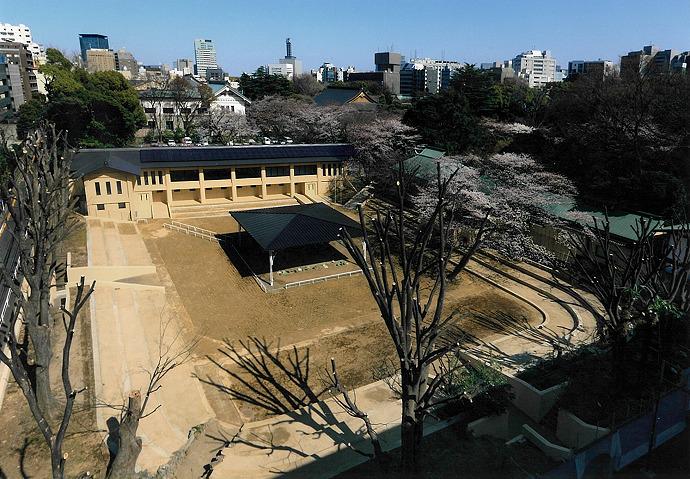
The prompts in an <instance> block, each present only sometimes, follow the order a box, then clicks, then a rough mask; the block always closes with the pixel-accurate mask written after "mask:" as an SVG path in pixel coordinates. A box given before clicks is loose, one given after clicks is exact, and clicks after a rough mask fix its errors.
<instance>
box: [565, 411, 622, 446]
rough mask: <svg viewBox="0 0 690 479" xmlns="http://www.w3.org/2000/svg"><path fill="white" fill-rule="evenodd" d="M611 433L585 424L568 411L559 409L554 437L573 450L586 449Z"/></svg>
mask: <svg viewBox="0 0 690 479" xmlns="http://www.w3.org/2000/svg"><path fill="white" fill-rule="evenodd" d="M610 432H611V430H610V429H607V428H605V427H598V426H593V425H591V424H587V423H586V422H584V421H583V420H582V419H580V418H579V417H577V416H575V415H574V414H573V413H571V412H570V411H567V410H565V409H559V411H558V422H557V425H556V437H557V438H558V439H559V440H560V441H561V442H562V443H563V444H565V445H566V446H568V447H571V448H573V449H581V448H583V447H586V446H588V445H590V444H591V443H593V442H594V441H596V440H597V439H600V438H602V437H604V436H606V435H608V434H609V433H610Z"/></svg>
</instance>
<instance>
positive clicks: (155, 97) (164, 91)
mask: <svg viewBox="0 0 690 479" xmlns="http://www.w3.org/2000/svg"><path fill="white" fill-rule="evenodd" d="M169 84H170V79H168V78H160V79H156V80H152V85H151V87H150V88H148V89H147V90H146V91H143V92H142V93H141V95H140V98H141V104H142V106H143V107H144V111H146V115H147V117H148V118H150V119H151V120H150V121H153V123H154V124H153V127H152V128H151V129H152V130H153V131H152V133H153V135H154V136H155V138H156V140H157V141H158V142H162V141H163V131H164V130H165V118H166V114H164V113H163V105H164V104H165V103H167V102H169V101H170V98H169V96H170V94H169V89H170V87H169Z"/></svg>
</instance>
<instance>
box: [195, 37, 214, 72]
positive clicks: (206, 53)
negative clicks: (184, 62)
mask: <svg viewBox="0 0 690 479" xmlns="http://www.w3.org/2000/svg"><path fill="white" fill-rule="evenodd" d="M209 68H218V61H217V60H216V47H215V46H214V45H213V40H204V39H196V40H194V69H195V74H196V75H197V76H199V77H201V78H204V79H205V78H206V70H208V69H209Z"/></svg>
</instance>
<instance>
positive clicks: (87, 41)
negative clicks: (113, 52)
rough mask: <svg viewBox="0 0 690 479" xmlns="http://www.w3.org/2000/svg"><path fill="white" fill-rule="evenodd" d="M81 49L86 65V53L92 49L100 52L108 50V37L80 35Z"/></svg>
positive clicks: (95, 34) (92, 34)
mask: <svg viewBox="0 0 690 479" xmlns="http://www.w3.org/2000/svg"><path fill="white" fill-rule="evenodd" d="M79 48H80V49H81V59H82V61H83V62H84V63H86V62H87V59H86V51H87V50H90V49H92V48H95V49H98V50H108V49H109V48H110V46H109V45H108V36H107V35H101V34H99V33H80V34H79Z"/></svg>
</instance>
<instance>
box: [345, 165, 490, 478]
mask: <svg viewBox="0 0 690 479" xmlns="http://www.w3.org/2000/svg"><path fill="white" fill-rule="evenodd" d="M404 169H405V167H404V163H403V162H402V161H400V162H399V180H398V182H397V193H398V205H397V209H396V210H395V211H388V212H387V213H385V214H384V213H381V212H378V213H377V214H376V215H375V217H374V219H373V220H372V225H371V226H372V228H373V235H372V234H370V233H369V232H368V231H367V226H368V224H367V220H366V218H365V215H364V211H363V209H362V208H361V207H360V209H359V215H360V223H361V225H362V229H363V231H364V241H365V243H366V245H367V250H368V251H369V252H370V253H371V257H370V261H367V260H365V258H364V255H363V251H362V250H361V249H360V248H359V246H358V245H357V244H356V243H355V241H354V240H353V239H352V238H351V237H350V236H349V235H348V234H347V232H345V233H344V234H345V238H344V242H345V245H346V247H347V249H348V251H349V252H350V254H351V255H352V256H353V258H354V259H355V261H356V262H357V264H358V265H359V266H360V267H361V268H362V271H363V273H364V276H365V278H366V280H367V283H368V285H369V288H370V290H371V293H372V296H373V298H374V300H375V301H376V304H377V305H378V307H379V311H380V313H381V317H382V319H383V321H384V323H385V325H386V328H387V329H388V332H389V334H390V337H391V339H392V341H393V344H394V346H395V350H396V352H397V356H398V359H399V362H400V388H401V390H400V393H401V399H402V426H401V443H402V444H401V460H402V470H403V471H404V472H405V473H406V474H415V472H414V471H415V467H416V465H417V464H418V459H419V454H420V445H421V440H422V436H423V433H424V419H425V417H426V416H427V415H428V414H429V413H430V412H431V411H432V410H433V409H434V408H437V407H438V406H440V405H441V404H444V403H448V402H450V401H452V400H453V398H450V397H445V398H439V397H438V395H437V391H438V390H439V388H441V387H443V385H444V384H445V379H444V376H446V374H451V373H454V372H456V371H457V370H458V369H461V368H463V367H464V366H465V365H464V364H458V365H457V366H453V367H452V368H450V369H447V370H446V371H445V374H436V375H435V376H434V375H433V365H434V364H435V363H436V362H437V361H439V360H441V359H442V358H444V357H445V356H446V355H447V354H449V353H451V352H452V351H454V350H455V349H456V348H457V344H454V343H446V344H445V345H440V343H439V340H440V339H441V338H442V336H443V334H444V332H445V331H446V329H447V327H448V325H449V324H450V323H451V322H452V321H453V320H454V314H453V313H451V314H449V315H446V314H445V313H444V304H445V296H446V289H447V287H448V283H449V282H450V281H452V280H453V279H454V278H455V277H456V276H457V275H458V274H460V272H461V271H462V270H463V269H464V267H465V265H466V264H467V262H468V261H469V259H470V257H471V255H472V254H473V253H474V252H475V251H476V249H477V248H478V247H479V244H480V242H481V238H482V233H483V224H485V223H486V219H485V220H484V223H483V224H482V228H481V229H480V230H479V231H478V233H477V235H476V237H475V240H474V243H473V244H472V245H471V246H470V247H469V248H468V250H467V252H465V253H464V254H462V255H461V256H459V257H458V258H457V260H458V261H457V264H456V265H455V266H454V267H453V268H449V262H450V260H451V257H453V255H454V250H455V245H454V244H453V242H452V241H451V240H449V238H450V237H451V236H452V235H450V231H451V230H452V227H453V225H452V223H450V222H447V218H449V217H452V214H450V213H451V212H450V211H448V206H449V201H448V198H447V197H446V194H447V190H448V184H449V182H450V181H452V178H453V175H449V176H448V177H446V178H445V179H444V178H443V177H442V176H441V170H440V168H439V169H438V171H437V183H438V191H437V203H436V207H435V209H434V211H433V212H432V214H431V215H430V216H429V217H428V219H426V220H425V221H423V222H422V223H420V224H419V225H418V226H417V225H416V224H415V225H410V224H408V219H407V215H406V207H405V201H404V198H405V197H406V192H405V189H406V185H405V181H404V179H405V172H404ZM409 229H412V230H413V232H412V234H410V233H409ZM449 269H451V270H450V271H449ZM437 372H438V371H437Z"/></svg>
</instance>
